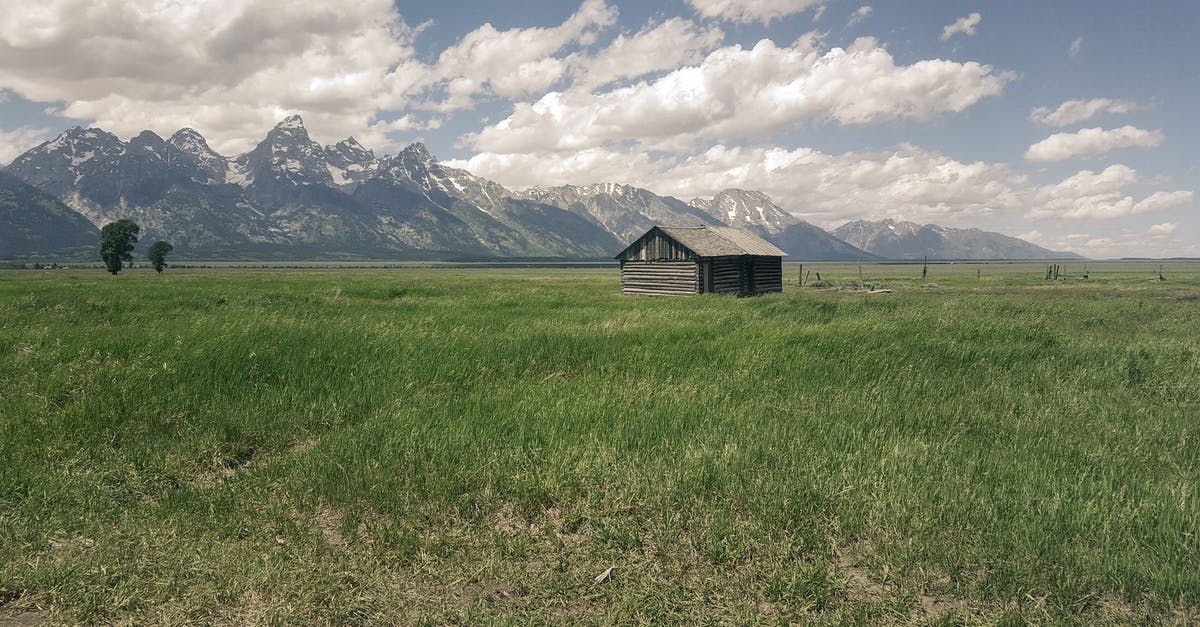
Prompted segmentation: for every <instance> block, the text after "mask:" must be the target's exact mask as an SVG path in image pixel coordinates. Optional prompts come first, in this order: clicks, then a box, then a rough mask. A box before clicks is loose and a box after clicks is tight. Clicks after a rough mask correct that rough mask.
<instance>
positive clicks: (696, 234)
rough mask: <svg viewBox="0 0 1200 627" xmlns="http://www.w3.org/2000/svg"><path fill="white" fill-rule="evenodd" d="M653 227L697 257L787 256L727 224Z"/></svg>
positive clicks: (766, 242) (772, 246) (761, 240)
mask: <svg viewBox="0 0 1200 627" xmlns="http://www.w3.org/2000/svg"><path fill="white" fill-rule="evenodd" d="M657 228H658V229H659V230H660V231H662V232H663V233H666V234H667V235H668V236H669V237H670V238H671V239H673V240H675V241H677V242H679V243H680V244H683V245H684V246H686V247H687V248H688V249H689V250H691V251H692V252H693V253H696V255H698V256H700V257H724V256H728V255H765V256H772V257H783V256H785V255H787V253H785V252H783V251H782V250H779V249H778V248H776V247H775V245H773V244H771V243H770V242H768V241H767V240H765V239H763V238H761V237H759V236H757V235H755V234H754V233H751V232H750V231H745V230H742V229H735V228H733V227H729V226H660V227H657Z"/></svg>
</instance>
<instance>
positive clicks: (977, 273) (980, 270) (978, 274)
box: [975, 268, 983, 281]
mask: <svg viewBox="0 0 1200 627" xmlns="http://www.w3.org/2000/svg"><path fill="white" fill-rule="evenodd" d="M982 279H983V268H975V280H976V281H979V280H982Z"/></svg>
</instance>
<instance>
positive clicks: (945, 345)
mask: <svg viewBox="0 0 1200 627" xmlns="http://www.w3.org/2000/svg"><path fill="white" fill-rule="evenodd" d="M806 268H818V269H819V271H820V272H821V273H822V279H823V281H826V282H828V284H830V285H843V286H852V285H857V283H858V267H857V266H855V265H834V264H820V265H815V266H814V265H806ZM1044 269H1045V266H1044V265H1042V264H980V265H976V264H955V265H945V266H942V265H939V266H931V268H930V270H931V272H930V276H929V277H927V278H926V279H924V280H922V279H921V278H920V276H919V275H920V266H919V265H917V266H912V265H901V266H884V265H878V266H877V265H867V266H863V272H864V280H865V282H867V283H873V284H877V285H879V286H882V287H888V288H891V289H893V290H894V292H893V293H891V294H878V295H864V294H859V293H854V292H851V291H836V290H824V289H822V290H817V289H800V288H797V287H795V286H794V285H792V286H789V287H788V288H787V291H786V292H785V293H784V294H783V295H774V296H767V297H762V298H755V299H735V298H727V297H712V296H702V297H693V298H682V299H672V298H667V299H647V298H635V297H623V296H621V295H619V293H618V291H619V288H618V285H617V280H616V273H615V271H614V270H611V269H601V270H587V269H569V270H568V269H544V270H535V269H488V270H470V269H421V268H414V269H403V270H383V269H380V270H328V271H322V270H304V271H282V270H279V271H251V270H212V271H185V272H180V271H176V272H172V271H170V270H168V272H167V273H166V274H164V275H162V276H155V275H153V274H152V273H150V272H148V271H145V272H143V271H132V272H129V273H124V274H122V275H121V276H119V277H111V276H108V275H104V274H102V273H101V272H98V271H65V272H64V271H54V272H42V271H37V272H28V271H10V272H4V273H0V370H2V371H3V372H4V373H5V375H4V378H3V385H0V460H3V463H0V618H2V617H3V616H4V615H5V613H8V614H9V615H11V614H16V613H20V612H24V611H37V612H38V613H39V614H38V615H39V616H41V617H44V618H48V619H50V620H52V621H61V622H68V623H75V622H103V623H111V622H127V623H137V624H144V623H184V622H200V623H242V622H269V623H306V624H308V623H338V624H344V623H369V624H378V623H401V624H412V623H422V622H427V623H435V624H437V623H447V622H450V623H463V624H477V623H481V622H482V623H487V622H501V623H522V624H524V623H529V622H550V623H577V622H589V623H609V622H620V623H628V622H635V623H639V622H640V623H664V622H665V623H713V622H724V623H743V624H745V623H766V624H777V623H786V622H819V623H851V624H877V623H881V622H885V623H896V622H915V623H924V622H935V623H942V624H958V623H977V622H1000V623H1005V624H1019V623H1021V622H1037V623H1078V624H1094V623H1106V622H1107V623H1128V622H1179V623H1184V622H1188V621H1194V620H1198V619H1200V568H1197V566H1196V564H1197V561H1196V560H1197V556H1198V555H1200V539H1198V538H1197V533H1200V498H1198V494H1197V492H1198V491H1200V488H1198V487H1197V486H1200V420H1198V419H1197V417H1198V416H1200V266H1198V265H1194V264H1186V263H1181V262H1176V263H1173V264H1168V267H1167V268H1165V273H1166V274H1167V278H1168V281H1166V282H1163V283H1158V282H1149V281H1148V280H1147V279H1148V278H1150V277H1153V276H1155V275H1157V270H1158V266H1157V264H1153V265H1152V266H1151V265H1150V264H1132V263H1123V264H1089V270H1090V271H1091V278H1090V279H1089V280H1088V281H1086V282H1085V281H1082V280H1079V279H1078V278H1073V279H1071V280H1069V281H1066V282H1060V283H1054V282H1049V283H1048V282H1046V281H1044V280H1043V275H1044ZM797 272H798V268H797V267H796V266H794V265H791V264H789V265H788V266H787V268H786V269H785V277H787V278H788V280H790V281H792V283H794V282H795V277H796V276H797ZM935 285H936V286H935ZM609 566H615V567H616V569H615V571H614V573H613V574H612V576H611V578H610V579H609V580H608V581H606V582H604V583H602V584H598V585H597V584H594V583H593V581H592V580H593V579H594V578H595V577H596V576H597V575H599V574H600V573H601V572H603V571H604V570H605V569H606V568H608V567H609Z"/></svg>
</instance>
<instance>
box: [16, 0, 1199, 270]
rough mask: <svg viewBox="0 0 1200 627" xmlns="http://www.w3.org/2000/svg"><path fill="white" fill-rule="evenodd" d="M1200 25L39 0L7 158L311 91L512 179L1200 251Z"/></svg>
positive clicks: (1161, 17)
mask: <svg viewBox="0 0 1200 627" xmlns="http://www.w3.org/2000/svg"><path fill="white" fill-rule="evenodd" d="M1198 26H1200V4H1197V3H1195V2H1183V1H1180V2H1153V3H1137V2H1114V1H1109V2H1084V1H1076V2H1017V1H1013V2H967V1H945V0H943V1H933V0H923V1H899V0H894V1H891V2H847V1H842V0H828V1H826V0H758V1H756V2H737V1H735V0H678V1H660V2H623V1H620V0H580V1H578V2H551V1H545V0H540V1H533V2H522V3H511V4H510V3H496V2H483V1H470V2H467V1H457V2H456V1H447V2H437V3H429V2H421V3H417V2H396V3H392V2H390V0H363V1H362V2H357V3H352V4H348V5H341V4H335V3H329V2H301V1H298V0H297V1H294V2H290V3H287V5H286V6H285V7H284V8H282V9H281V5H280V4H279V3H277V2H271V1H268V0H195V1H193V2H161V1H158V0H126V1H122V2H116V1H95V2H88V3H80V2H77V1H75V0H39V1H38V2H23V1H21V2H18V3H17V5H16V6H15V8H12V9H11V10H9V12H8V16H7V17H6V19H5V20H4V21H3V23H0V90H2V91H0V162H7V161H8V160H11V159H12V158H13V157H14V156H15V155H16V154H19V152H21V151H23V150H25V149H28V148H30V147H32V146H34V145H36V144H37V143H39V142H41V141H43V140H45V139H47V138H49V137H52V136H54V135H55V134H57V133H58V132H61V131H62V130H64V129H66V128H68V127H70V126H73V125H76V124H82V125H96V126H99V127H101V128H105V129H107V130H110V131H113V132H115V133H117V134H118V135H119V136H121V137H123V138H129V137H131V136H132V135H134V134H136V133H137V132H138V131H140V130H142V129H144V128H149V129H151V130H154V131H156V132H158V133H159V134H161V135H164V136H165V135H169V134H170V133H172V132H174V131H175V130H176V129H178V128H180V127H183V126H190V127H193V128H196V129H197V130H199V131H200V132H201V133H203V134H204V135H205V136H206V137H207V138H208V139H209V141H210V143H211V144H212V145H213V146H214V147H215V148H217V149H218V150H220V151H221V152H222V153H224V154H226V155H234V154H237V153H239V152H242V151H245V150H248V149H249V148H251V147H252V146H253V145H254V143H255V142H256V141H258V140H259V139H261V137H262V136H263V135H264V134H265V133H266V131H267V129H268V128H269V127H270V126H271V125H273V124H274V123H275V121H277V120H278V119H280V118H282V117H283V116H284V115H287V114H291V113H298V114H300V115H302V116H303V117H304V119H305V122H306V124H307V126H308V128H309V130H310V132H311V134H312V135H313V137H314V138H315V139H316V140H318V141H321V142H323V143H333V142H335V141H337V140H338V139H341V138H342V137H345V136H348V135H354V136H355V137H357V138H358V139H360V140H361V141H362V142H363V143H364V144H365V145H367V146H369V147H372V148H374V149H375V150H376V151H377V152H381V153H391V152H395V151H396V150H398V149H399V148H401V147H403V146H404V145H405V144H407V143H409V142H412V141H424V142H425V143H426V144H427V145H428V146H429V149H430V150H431V151H432V152H433V154H434V155H436V156H438V157H439V158H441V159H443V160H448V161H449V162H450V163H451V164H452V165H455V166H457V167H464V168H467V169H469V170H471V171H473V172H475V173H476V174H479V175H481V176H486V177H488V178H492V179H495V180H497V181H499V182H501V183H503V184H505V185H507V186H510V187H513V188H524V187H528V186H532V185H556V184H564V183H574V184H586V183H593V182H601V181H616V182H623V183H630V184H634V185H639V186H642V187H647V188H649V189H651V190H653V191H656V192H658V193H662V194H671V195H675V196H679V197H681V198H684V199H690V198H692V197H695V196H711V195H712V194H713V193H715V192H716V191H719V190H720V189H722V188H725V187H743V188H749V189H759V190H762V191H765V192H766V193H768V194H769V195H771V196H772V198H774V199H775V200H776V202H777V203H779V204H780V205H781V206H783V207H784V208H785V209H788V210H790V211H792V212H793V213H796V214H797V215H800V216H801V217H804V218H805V219H808V220H810V221H812V222H814V223H816V224H819V225H821V226H825V227H834V226H837V225H839V224H841V223H843V222H845V221H848V220H852V219H881V218H887V217H890V218H895V219H904V220H914V221H918V222H935V223H938V224H943V225H948V226H978V227H981V228H987V229H994V230H1000V231H1002V232H1005V233H1009V234H1013V235H1019V236H1022V237H1026V238H1027V239H1030V240H1032V241H1035V242H1036V243H1039V244H1042V245H1045V246H1049V247H1052V248H1058V249H1069V250H1074V251H1077V252H1081V253H1083V254H1086V255H1090V256H1096V257H1115V256H1159V255H1178V256H1200V217H1198V216H1197V208H1198V205H1197V199H1196V197H1195V191H1196V189H1197V187H1198V185H1197V183H1198V182H1200V160H1198V159H1197V157H1196V154H1197V151H1196V150H1195V149H1194V148H1193V146H1195V145H1196V144H1197V140H1200V132H1198V130H1197V123H1196V121H1195V118H1196V116H1195V108H1196V103H1198V102H1200V63H1198V61H1200V58H1198V57H1200V53H1198V52H1197V47H1196V46H1195V45H1194V43H1192V37H1194V34H1195V32H1196V30H1197V27H1198Z"/></svg>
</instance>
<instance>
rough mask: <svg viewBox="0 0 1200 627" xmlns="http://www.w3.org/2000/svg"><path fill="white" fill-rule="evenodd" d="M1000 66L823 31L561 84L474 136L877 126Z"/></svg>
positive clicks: (523, 147) (496, 144) (994, 76)
mask: <svg viewBox="0 0 1200 627" xmlns="http://www.w3.org/2000/svg"><path fill="white" fill-rule="evenodd" d="M1010 78H1011V77H1010V76H1009V75H1008V74H1006V73H995V72H993V70H992V68H991V66H987V65H980V64H978V63H974V62H969V63H957V62H953V61H945V60H926V61H919V62H917V63H914V64H912V65H908V66H897V65H896V63H895V60H894V59H893V58H892V55H891V54H890V53H888V51H887V50H886V49H884V48H883V47H882V46H880V45H879V44H878V43H877V42H876V41H875V40H874V39H871V38H861V39H859V40H857V41H856V42H855V43H854V45H853V46H851V47H850V48H849V49H846V50H843V49H841V48H834V49H832V50H829V51H828V52H822V51H820V50H818V49H817V47H816V45H815V43H814V37H813V36H812V35H808V36H805V37H803V38H801V39H800V40H799V41H797V42H796V43H795V44H794V45H792V46H790V47H786V48H781V47H778V46H776V45H775V44H774V43H773V42H771V41H770V40H765V39H764V40H762V41H760V42H758V44H757V45H755V46H754V48H752V49H749V50H746V49H744V48H742V47H741V46H728V47H724V48H720V49H718V50H716V51H714V52H712V53H711V54H709V55H708V56H707V57H706V58H705V59H704V61H703V62H701V63H700V64H699V65H696V66H690V67H685V68H682V69H679V70H675V71H673V72H670V73H668V74H666V75H664V76H662V77H659V78H657V79H655V80H652V81H644V82H640V83H638V84H635V85H631V86H627V87H622V88H618V89H612V90H609V91H604V92H599V93H591V92H585V91H581V90H568V91H566V92H551V93H548V94H546V95H545V96H543V97H542V98H540V99H539V100H537V101H536V102H533V103H526V104H520V105H517V106H516V107H515V108H514V111H513V113H512V115H510V116H509V117H507V118H506V119H504V120H502V121H500V122H498V123H496V124H494V125H491V126H488V127H486V128H484V129H483V130H482V131H480V132H479V133H476V134H473V135H469V136H467V137H466V138H465V142H464V143H465V144H466V145H468V146H471V147H473V148H475V149H477V150H481V151H486V152H495V153H526V152H537V151H546V150H550V151H554V150H579V149H584V148H591V147H597V146H601V145H604V144H605V143H606V142H609V141H622V140H635V141H637V142H638V143H639V144H640V145H642V146H644V147H650V148H670V149H673V150H674V149H680V148H683V147H687V146H690V145H693V144H694V143H696V142H697V141H699V140H703V139H716V140H720V141H728V140H732V139H738V138H746V137H756V136H763V135H768V134H771V133H776V132H781V131H785V130H789V129H793V128H796V127H798V126H800V125H803V124H805V123H808V122H820V121H826V120H831V121H834V122H836V123H838V124H841V125H844V126H861V125H867V124H876V123H880V122H886V121H889V120H895V119H902V118H914V119H920V120H926V119H930V118H933V117H935V116H936V115H938V114H943V113H951V112H958V111H962V110H964V109H966V108H968V107H970V106H971V105H973V104H975V103H976V102H978V101H979V100H981V99H982V98H985V97H988V96H992V95H995V94H998V93H1000V92H1001V91H1002V90H1003V88H1004V85H1005V83H1006V82H1007V81H1008V80H1010Z"/></svg>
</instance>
